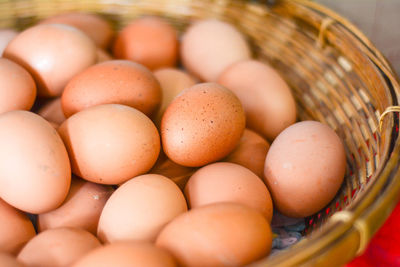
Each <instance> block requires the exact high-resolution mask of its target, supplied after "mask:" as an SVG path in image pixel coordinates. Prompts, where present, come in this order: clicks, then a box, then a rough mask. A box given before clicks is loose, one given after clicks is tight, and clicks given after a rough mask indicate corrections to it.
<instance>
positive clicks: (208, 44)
mask: <svg viewBox="0 0 400 267" xmlns="http://www.w3.org/2000/svg"><path fill="white" fill-rule="evenodd" d="M180 53H181V57H182V61H183V65H184V66H185V68H186V69H188V70H189V71H190V72H191V73H193V74H195V75H196V76H198V77H199V78H200V79H202V80H203V81H207V82H215V81H217V79H218V76H219V75H220V74H221V73H222V72H223V71H224V70H225V69H226V68H227V67H228V66H229V65H231V64H233V63H235V62H238V61H241V60H246V59H249V58H250V57H251V51H250V47H249V45H248V44H247V42H246V40H245V38H244V37H243V35H242V34H241V33H240V32H239V31H238V30H237V29H236V28H235V27H233V26H232V25H230V24H228V23H226V22H223V21H218V20H215V19H209V20H202V21H198V22H196V23H194V24H192V25H191V26H190V27H189V28H188V29H187V30H186V32H185V34H184V35H183V38H182V46H181V51H180Z"/></svg>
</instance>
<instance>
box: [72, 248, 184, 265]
mask: <svg viewBox="0 0 400 267" xmlns="http://www.w3.org/2000/svg"><path fill="white" fill-rule="evenodd" d="M110 266H118V267H132V266H138V267H139V266H146V267H175V266H176V263H175V260H174V259H173V258H172V256H171V255H170V254H169V253H167V252H166V251H165V250H163V249H161V248H158V247H156V246H154V245H153V244H151V243H146V242H118V243H114V244H107V245H105V246H102V247H100V248H97V249H95V250H93V251H91V252H90V253H88V254H86V255H85V256H84V257H82V258H81V259H80V260H79V261H77V262H76V263H75V264H74V265H73V266H72V267H110Z"/></svg>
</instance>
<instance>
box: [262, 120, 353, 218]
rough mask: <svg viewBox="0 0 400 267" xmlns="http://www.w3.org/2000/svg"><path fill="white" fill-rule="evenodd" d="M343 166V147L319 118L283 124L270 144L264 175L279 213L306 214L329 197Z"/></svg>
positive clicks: (337, 188)
mask: <svg viewBox="0 0 400 267" xmlns="http://www.w3.org/2000/svg"><path fill="white" fill-rule="evenodd" d="M345 168H346V155H345V150H344V147H343V144H342V142H341V140H340V138H339V137H338V136H337V135H336V133H335V132H334V131H333V130H332V129H331V128H329V126H327V125H325V124H322V123H320V122H317V121H302V122H298V123H296V124H293V125H292V126H289V127H288V128H286V129H285V130H284V131H283V132H282V133H280V134H279V135H278V137H277V138H276V139H275V140H274V142H273V143H272V144H271V147H270V149H269V152H268V155H267V158H266V160H265V173H264V177H265V182H266V183H267V185H268V188H269V190H270V193H271V195H272V199H273V201H274V205H275V207H276V208H277V209H278V210H279V211H280V212H281V213H282V214H284V215H286V216H289V217H307V216H310V215H312V214H314V213H316V212H318V211H319V210H320V209H322V208H323V207H324V206H325V205H327V204H328V203H329V201H331V200H332V198H333V197H334V196H335V194H336V193H337V191H338V190H339V188H340V185H341V184H342V182H343V178H344V173H345Z"/></svg>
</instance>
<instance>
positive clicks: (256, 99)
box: [218, 60, 296, 140]
mask: <svg viewBox="0 0 400 267" xmlns="http://www.w3.org/2000/svg"><path fill="white" fill-rule="evenodd" d="M218 83H220V84H222V85H223V86H225V87H226V88H228V89H230V90H232V91H233V92H234V93H235V94H236V95H237V97H238V98H239V99H240V101H241V102H242V104H243V108H244V110H245V112H246V123H247V127H248V128H250V129H252V130H254V131H256V132H258V133H260V134H261V135H263V136H265V137H266V138H267V139H268V140H273V139H274V138H275V137H276V136H277V135H278V134H279V133H280V132H281V131H282V130H284V129H285V128H286V127H288V126H289V125H291V124H293V123H295V121H296V103H295V100H294V98H293V96H292V93H291V91H290V88H289V87H288V85H287V84H286V82H285V81H284V80H283V79H282V78H281V77H280V76H279V74H278V73H277V72H276V71H275V70H274V69H273V68H272V67H270V66H268V65H266V64H264V63H262V62H259V61H256V60H246V61H242V62H238V63H236V64H233V65H232V66H230V67H228V68H227V69H226V70H225V71H224V72H223V73H222V75H221V76H220V77H219V79H218Z"/></svg>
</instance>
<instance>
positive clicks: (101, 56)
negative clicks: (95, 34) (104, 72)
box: [96, 48, 113, 63]
mask: <svg viewBox="0 0 400 267" xmlns="http://www.w3.org/2000/svg"><path fill="white" fill-rule="evenodd" d="M96 54H97V61H96V63H101V62H104V61H107V60H112V59H113V57H112V56H111V55H110V54H109V53H108V52H107V51H105V50H104V49H101V48H97V50H96Z"/></svg>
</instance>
